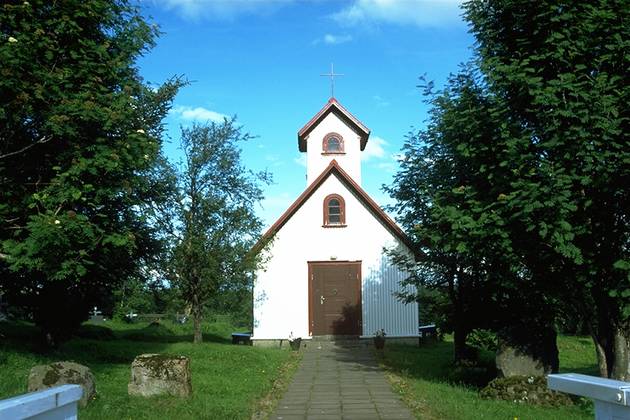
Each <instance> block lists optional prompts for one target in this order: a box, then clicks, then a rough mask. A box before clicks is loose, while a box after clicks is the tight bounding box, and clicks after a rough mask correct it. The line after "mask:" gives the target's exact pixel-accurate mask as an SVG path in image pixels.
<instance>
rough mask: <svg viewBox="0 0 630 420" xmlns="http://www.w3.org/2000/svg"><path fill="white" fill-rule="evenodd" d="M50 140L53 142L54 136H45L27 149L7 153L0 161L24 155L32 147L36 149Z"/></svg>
mask: <svg viewBox="0 0 630 420" xmlns="http://www.w3.org/2000/svg"><path fill="white" fill-rule="evenodd" d="M50 140H52V136H43V137H41V138H40V139H39V140H37V141H36V142H35V143H32V144H29V145H28V146H25V147H23V148H21V149H20V150H16V151H14V152H10V153H6V154H4V155H0V159H5V158H8V157H11V156H15V155H19V154H20V153H23V152H25V151H27V150H28V149H30V148H31V147H35V146H37V145H38V144H44V143H47V142H49V141H50Z"/></svg>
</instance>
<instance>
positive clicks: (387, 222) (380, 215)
mask: <svg viewBox="0 0 630 420" xmlns="http://www.w3.org/2000/svg"><path fill="white" fill-rule="evenodd" d="M333 174H335V175H336V176H337V177H338V178H339V180H340V181H341V182H342V183H344V185H346V187H347V188H348V189H349V190H350V191H351V192H353V193H354V194H355V195H356V197H358V199H359V200H360V201H361V203H362V204H363V205H364V206H366V207H367V208H368V209H369V210H370V211H371V212H372V214H373V215H374V216H375V217H376V218H377V219H378V220H379V221H380V222H381V223H382V224H383V225H384V226H385V227H386V228H387V229H388V230H389V231H390V232H391V233H392V234H393V235H394V236H396V237H397V238H398V239H399V240H400V241H401V242H402V243H403V244H405V246H407V248H409V250H410V251H412V252H414V253H416V252H417V251H416V250H415V247H414V244H413V243H412V242H411V240H410V239H409V237H408V236H407V235H406V234H405V232H403V230H402V229H401V228H400V227H399V226H398V225H397V224H396V222H394V221H393V220H392V218H391V217H389V216H388V215H387V213H385V212H384V211H383V209H381V207H380V206H379V205H378V204H376V202H375V201H374V200H372V198H371V197H370V196H369V195H368V193H367V192H365V190H363V188H361V187H360V186H359V184H357V183H356V182H354V180H353V179H352V178H351V177H350V175H348V173H346V171H344V170H343V169H342V168H341V166H339V164H338V163H337V161H336V160H334V159H333V160H332V161H331V162H330V164H329V165H328V167H327V168H326V169H325V170H324V171H323V172H322V173H321V174H320V175H319V176H318V177H317V178H316V179H315V180H314V181H313V182H312V183H311V185H309V186H308V188H306V190H304V192H303V193H302V194H301V195H300V196H299V197H298V198H297V200H295V201H294V202H293V204H291V206H289V208H288V209H287V210H286V211H285V212H284V213H283V214H282V216H280V218H279V219H278V220H276V222H275V223H274V224H273V225H272V226H271V227H270V228H269V229H268V230H267V232H265V234H264V235H263V236H262V238H261V239H260V241H258V244H256V246H255V247H254V251H256V252H258V251H259V250H260V249H261V248H262V246H263V244H265V243H267V242H268V241H269V240H270V239H271V238H272V237H273V236H274V235H275V234H276V233H278V232H279V231H280V229H282V226H284V224H285V223H286V222H287V221H288V220H289V219H290V218H291V216H293V215H294V214H295V213H296V212H297V211H298V210H299V209H300V207H302V205H303V204H304V203H305V202H306V201H307V200H308V199H309V197H310V196H311V195H313V193H314V192H315V191H316V190H317V189H318V188H319V187H320V185H322V184H323V183H324V181H325V180H326V179H328V177H329V176H330V175H333Z"/></svg>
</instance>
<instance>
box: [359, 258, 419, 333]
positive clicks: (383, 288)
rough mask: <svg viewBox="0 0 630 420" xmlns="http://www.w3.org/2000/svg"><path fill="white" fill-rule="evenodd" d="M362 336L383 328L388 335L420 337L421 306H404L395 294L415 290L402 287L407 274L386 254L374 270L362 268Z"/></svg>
mask: <svg viewBox="0 0 630 420" xmlns="http://www.w3.org/2000/svg"><path fill="white" fill-rule="evenodd" d="M362 274H363V284H362V294H363V303H362V311H363V335H366V336H371V335H374V332H375V331H376V330H379V329H381V328H383V329H384V330H385V333H386V334H387V335H388V336H390V337H391V336H410V335H414V336H415V335H418V304H417V303H415V302H414V303H409V304H406V305H405V304H404V303H402V302H401V301H399V300H398V299H397V298H396V296H394V293H396V292H401V291H406V292H409V291H413V290H414V288H413V287H412V286H406V287H402V286H401V284H400V282H401V281H402V280H404V279H405V278H406V277H407V274H406V273H404V272H402V271H400V270H399V269H398V267H396V266H395V265H394V264H392V263H391V261H389V259H388V258H387V256H385V255H383V256H382V257H381V260H380V262H379V263H378V264H377V265H376V266H373V267H363V268H362Z"/></svg>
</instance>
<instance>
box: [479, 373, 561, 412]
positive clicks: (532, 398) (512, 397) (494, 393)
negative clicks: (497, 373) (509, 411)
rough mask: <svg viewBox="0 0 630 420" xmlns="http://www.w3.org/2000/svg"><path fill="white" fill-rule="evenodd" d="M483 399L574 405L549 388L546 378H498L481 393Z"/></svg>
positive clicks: (553, 405) (550, 405) (551, 405)
mask: <svg viewBox="0 0 630 420" xmlns="http://www.w3.org/2000/svg"><path fill="white" fill-rule="evenodd" d="M480 396H481V398H485V399H494V400H505V401H512V402H518V403H526V404H533V405H541V406H547V407H558V406H562V405H570V404H572V400H571V399H570V398H569V397H568V396H567V395H566V394H562V393H560V392H556V391H551V390H550V389H548V388H547V380H546V378H545V377H544V376H511V377H509V378H497V379H494V380H493V381H491V382H490V383H489V384H488V386H486V387H485V388H484V389H482V390H481V392H480Z"/></svg>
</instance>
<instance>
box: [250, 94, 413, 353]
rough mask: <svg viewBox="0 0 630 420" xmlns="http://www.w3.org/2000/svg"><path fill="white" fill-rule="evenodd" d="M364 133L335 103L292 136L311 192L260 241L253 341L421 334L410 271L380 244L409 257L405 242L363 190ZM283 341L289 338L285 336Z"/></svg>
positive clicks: (285, 214) (402, 234)
mask: <svg viewBox="0 0 630 420" xmlns="http://www.w3.org/2000/svg"><path fill="white" fill-rule="evenodd" d="M369 135H370V131H369V129H368V128H367V127H366V126H364V125H363V124H362V123H361V122H360V121H359V120H358V119H356V118H355V117H354V116H353V115H352V114H350V112H348V111H347V110H346V109H345V108H344V107H343V106H342V105H341V104H340V103H339V102H338V101H337V100H336V99H334V98H331V99H330V100H329V101H328V103H327V104H326V105H325V106H324V107H323V108H322V109H321V110H320V111H319V112H318V113H317V114H316V115H315V116H314V117H313V118H312V119H311V120H310V121H309V122H308V123H307V124H306V125H305V126H304V127H303V128H302V129H301V130H300V131H299V132H298V147H299V150H300V152H303V153H306V162H307V188H306V190H305V191H304V192H303V193H302V194H301V195H300V196H299V197H298V198H297V200H296V201H295V202H294V203H293V204H292V205H291V206H290V207H289V208H288V209H287V210H286V211H285V213H284V214H283V215H282V216H281V217H280V218H279V219H278V220H277V221H276V222H275V223H274V224H273V225H272V226H271V227H270V228H269V230H268V231H267V233H266V234H265V235H264V237H263V241H264V242H267V241H268V244H267V246H266V248H265V249H264V250H263V251H262V252H264V258H265V261H266V262H265V265H264V268H263V269H261V270H259V271H258V273H257V276H256V282H255V285H254V302H253V304H254V326H253V327H254V328H253V335H252V341H253V343H254V344H255V345H268V344H272V343H278V342H280V343H281V342H282V341H280V340H287V338H288V337H289V336H293V337H301V338H302V340H308V339H310V338H312V337H316V336H355V337H371V336H373V335H374V334H375V333H376V331H377V330H380V329H383V330H384V331H385V333H386V334H387V337H388V338H411V337H417V336H418V306H417V304H416V303H410V304H404V303H402V302H400V301H399V300H398V299H397V298H396V293H397V292H401V291H410V290H409V287H411V286H407V287H406V288H403V286H401V284H400V283H401V281H402V280H404V279H405V278H406V276H407V274H406V273H405V272H403V271H401V270H400V269H399V268H398V267H397V266H395V265H394V264H393V263H392V262H391V261H390V259H389V258H388V257H387V255H386V254H385V252H384V249H392V248H393V249H397V250H398V251H402V252H404V253H407V254H409V255H411V253H412V251H411V248H410V243H409V240H408V238H407V237H406V236H405V234H404V232H403V231H402V230H401V229H400V228H399V227H398V226H397V225H396V223H395V222H394V221H393V220H392V219H391V218H390V217H389V216H388V215H387V214H386V213H385V212H383V210H382V209H381V208H380V207H379V206H378V204H376V203H375V202H374V200H372V199H371V198H370V196H369V195H368V194H367V193H366V192H365V191H364V190H363V189H362V188H361V153H362V151H363V150H364V149H365V147H366V145H367V142H368V138H369ZM285 342H286V341H285Z"/></svg>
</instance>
